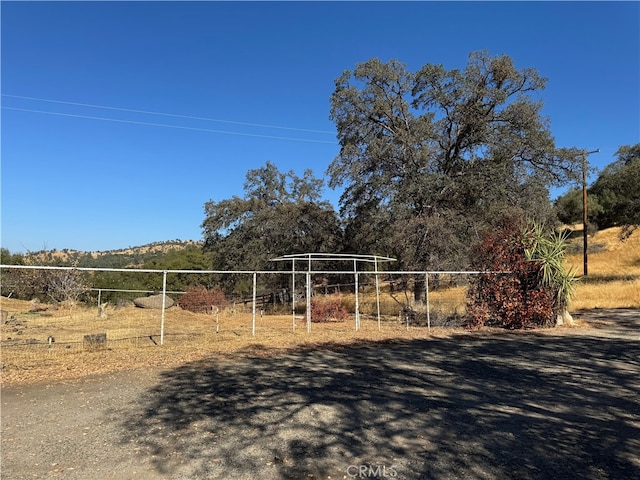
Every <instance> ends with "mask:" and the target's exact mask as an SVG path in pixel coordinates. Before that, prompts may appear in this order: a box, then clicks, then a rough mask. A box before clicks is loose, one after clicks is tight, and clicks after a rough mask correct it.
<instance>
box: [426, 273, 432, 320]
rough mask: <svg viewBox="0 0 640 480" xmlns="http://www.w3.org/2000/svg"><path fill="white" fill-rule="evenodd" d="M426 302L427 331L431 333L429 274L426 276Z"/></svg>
mask: <svg viewBox="0 0 640 480" xmlns="http://www.w3.org/2000/svg"><path fill="white" fill-rule="evenodd" d="M424 289H425V300H426V303H427V331H428V332H431V316H430V315H429V272H425V274H424Z"/></svg>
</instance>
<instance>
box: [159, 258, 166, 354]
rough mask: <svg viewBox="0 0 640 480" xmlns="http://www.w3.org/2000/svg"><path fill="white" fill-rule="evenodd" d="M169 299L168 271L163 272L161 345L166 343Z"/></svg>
mask: <svg viewBox="0 0 640 480" xmlns="http://www.w3.org/2000/svg"><path fill="white" fill-rule="evenodd" d="M166 300H167V271H166V270H165V271H163V272H162V315H161V321H160V345H164V308H165V306H166Z"/></svg>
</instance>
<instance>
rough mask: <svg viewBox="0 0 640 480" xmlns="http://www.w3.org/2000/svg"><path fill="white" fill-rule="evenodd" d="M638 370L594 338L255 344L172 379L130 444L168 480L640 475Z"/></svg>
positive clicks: (143, 410) (626, 349)
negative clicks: (281, 347) (265, 348)
mask: <svg viewBox="0 0 640 480" xmlns="http://www.w3.org/2000/svg"><path fill="white" fill-rule="evenodd" d="M639 373H640V343H639V342H638V341H636V340H629V339H623V338H600V337H595V336H586V335H583V336H555V335H547V334H538V333H532V332H529V333H525V334H514V333H498V334H482V333H478V334H464V335H458V336H454V337H451V338H434V339H430V340H415V341H385V342H368V341H363V342H360V343H359V344H357V345H354V346H348V347H347V346H339V345H325V346H322V347H313V348H311V347H305V348H299V349H297V350H295V351H289V352H286V353H280V354H276V355H271V354H269V353H268V352H261V351H260V350H259V349H256V350H254V352H253V353H247V354H246V355H245V356H243V357H242V358H234V359H232V360H220V359H216V358H212V359H210V360H207V361H200V362H195V363H191V364H188V365H185V366H182V367H180V368H176V369H174V370H170V371H168V372H166V373H164V374H163V376H162V379H161V381H160V383H159V384H158V385H157V386H156V387H154V388H153V389H151V390H149V391H147V392H145V394H144V395H143V396H142V397H141V398H140V399H139V405H138V408H137V409H136V411H134V412H132V413H130V414H129V415H127V416H126V418H124V419H123V426H124V428H125V429H126V431H127V434H126V435H125V438H123V442H125V443H126V444H133V445H134V446H135V447H137V448H138V449H140V453H141V455H144V456H151V458H152V461H153V463H154V465H155V468H156V469H157V470H158V472H159V473H161V474H164V475H166V476H167V477H170V478H193V479H196V478H217V479H222V478H224V479H243V478H261V479H303V478H316V479H317V478H323V479H324V478H328V477H331V478H345V477H346V478H350V477H352V478H362V477H364V474H366V475H369V477H370V478H371V477H374V476H377V477H378V478H382V477H383V475H386V477H394V478H398V479H403V478H405V479H421V478H434V479H449V478H451V479H453V478H456V479H458V478H465V479H486V478H501V479H502V478H514V479H538V478H539V479H548V478H555V479H575V478H594V479H599V478H618V479H621V478H640V400H639V398H640V375H639ZM360 466H365V467H364V468H366V470H360V469H361V468H362V467H360Z"/></svg>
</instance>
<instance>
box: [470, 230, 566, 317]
mask: <svg viewBox="0 0 640 480" xmlns="http://www.w3.org/2000/svg"><path fill="white" fill-rule="evenodd" d="M523 231H524V230H523V228H522V224H521V223H519V222H513V221H512V222H508V223H506V224H505V225H503V226H502V227H501V228H498V229H496V230H493V231H490V232H486V233H485V234H484V236H483V239H482V242H481V244H480V245H479V247H478V249H477V252H476V258H477V259H479V262H480V268H481V269H482V270H485V271H490V272H492V273H483V274H480V275H479V276H478V277H477V278H476V280H475V281H473V282H472V284H471V286H470V288H469V291H468V294H467V297H468V304H467V312H468V314H469V317H470V319H469V323H468V326H469V327H470V328H480V327H483V326H485V325H487V326H496V327H503V328H508V329H522V328H534V327H546V326H550V325H552V324H553V320H554V311H553V295H552V292H551V291H550V290H549V289H547V288H544V287H543V286H541V285H540V282H539V278H540V269H541V265H540V263H539V262H535V261H527V259H526V258H525V248H527V247H528V246H529V242H530V239H529V238H527V237H526V235H525V234H524V233H523ZM495 272H499V273H495Z"/></svg>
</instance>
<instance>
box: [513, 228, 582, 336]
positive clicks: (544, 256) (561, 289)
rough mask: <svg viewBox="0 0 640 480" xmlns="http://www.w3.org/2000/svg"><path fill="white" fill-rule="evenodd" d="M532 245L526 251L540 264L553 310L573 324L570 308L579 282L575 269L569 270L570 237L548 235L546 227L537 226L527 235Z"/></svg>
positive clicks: (532, 259) (542, 280)
mask: <svg viewBox="0 0 640 480" xmlns="http://www.w3.org/2000/svg"><path fill="white" fill-rule="evenodd" d="M525 238H528V239H530V242H531V243H530V245H529V246H527V247H526V248H525V258H526V259H527V260H528V261H531V262H536V263H537V264H538V265H539V274H538V275H539V277H538V281H539V282H540V285H541V286H542V287H544V288H547V289H549V290H550V291H551V292H552V294H553V299H554V305H553V309H554V312H555V313H556V315H557V316H558V317H559V318H561V319H562V320H563V321H564V322H567V323H569V324H571V323H572V318H571V315H569V312H568V309H569V305H570V303H571V299H572V298H573V294H574V291H575V283H576V280H577V278H576V273H575V270H574V269H571V270H567V269H566V267H565V256H566V252H567V236H566V235H565V234H562V233H557V232H551V233H546V232H545V230H544V227H543V226H542V225H540V224H538V223H533V224H532V226H530V227H528V229H527V231H526V232H525Z"/></svg>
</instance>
